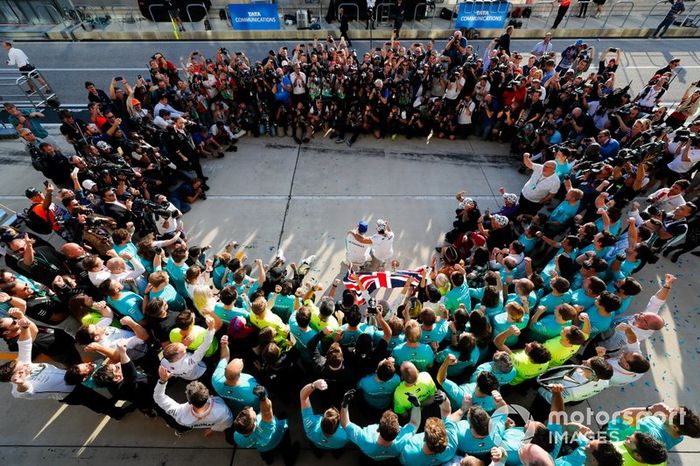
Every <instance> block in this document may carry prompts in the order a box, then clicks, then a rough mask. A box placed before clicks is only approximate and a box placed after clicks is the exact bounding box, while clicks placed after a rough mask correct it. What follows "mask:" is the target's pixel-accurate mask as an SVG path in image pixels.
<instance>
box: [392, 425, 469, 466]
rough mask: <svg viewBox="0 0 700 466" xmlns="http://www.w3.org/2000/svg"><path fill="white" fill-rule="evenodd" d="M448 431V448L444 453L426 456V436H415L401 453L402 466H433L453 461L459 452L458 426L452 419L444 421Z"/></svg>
mask: <svg viewBox="0 0 700 466" xmlns="http://www.w3.org/2000/svg"><path fill="white" fill-rule="evenodd" d="M442 422H444V424H445V430H446V431H447V448H445V450H444V451H443V452H442V453H438V454H433V455H426V454H425V453H424V452H423V444H424V434H423V433H422V432H421V433H420V434H413V435H412V436H411V437H410V438H409V439H408V440H407V441H406V443H405V445H404V447H403V451H402V452H401V464H408V465H411V466H433V465H437V464H442V463H445V462H447V461H449V460H451V459H452V457H453V456H454V455H455V452H456V451H457V445H458V443H459V442H458V439H457V424H456V423H455V422H454V421H451V420H450V419H443V421H442Z"/></svg>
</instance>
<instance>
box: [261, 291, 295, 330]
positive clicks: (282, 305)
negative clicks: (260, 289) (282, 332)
mask: <svg viewBox="0 0 700 466" xmlns="http://www.w3.org/2000/svg"><path fill="white" fill-rule="evenodd" d="M273 296H274V293H270V294H269V295H267V300H268V301H270V300H271V299H272V297H273ZM295 299H296V296H294V295H289V296H284V295H281V294H280V295H277V298H276V299H275V305H274V306H272V312H273V313H275V314H277V315H278V316H279V317H280V319H282V322H284V323H287V322H289V317H290V316H291V315H292V313H293V312H294V301H295Z"/></svg>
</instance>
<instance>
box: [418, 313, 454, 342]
mask: <svg viewBox="0 0 700 466" xmlns="http://www.w3.org/2000/svg"><path fill="white" fill-rule="evenodd" d="M449 331H450V326H449V322H448V321H447V320H445V319H440V320H439V321H437V322H435V324H433V328H431V329H430V330H426V329H425V328H423V327H421V336H420V341H421V343H425V344H426V345H429V344H431V343H437V344H440V343H442V341H443V340H444V339H445V337H447V334H448V333H449Z"/></svg>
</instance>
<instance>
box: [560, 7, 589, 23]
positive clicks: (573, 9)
mask: <svg viewBox="0 0 700 466" xmlns="http://www.w3.org/2000/svg"><path fill="white" fill-rule="evenodd" d="M590 4H591V0H579V1H578V2H576V5H575V6H573V5H572V7H571V8H569V11H568V12H567V13H566V18H564V24H562V25H561V27H562V28H563V29H566V25H567V24H569V18H571V16H572V15H573V16H576V17H578V12H579V11H581V8H583V6H584V5H586V7H588V6H589V5H590ZM587 21H588V10H586V16H585V18H583V24H584V27H585V25H586V22H587Z"/></svg>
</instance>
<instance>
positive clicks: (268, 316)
mask: <svg viewBox="0 0 700 466" xmlns="http://www.w3.org/2000/svg"><path fill="white" fill-rule="evenodd" d="M249 319H250V323H251V324H253V325H254V326H255V327H257V328H258V329H260V330H262V329H264V328H265V327H272V328H273V329H275V331H276V332H277V334H276V335H275V342H276V343H282V342H284V341H285V340H286V339H287V335H288V334H289V332H288V331H287V327H286V326H285V325H284V322H282V319H280V317H279V316H278V315H277V314H273V313H272V312H270V311H269V310H266V311H265V312H264V313H263V315H262V316H258V315H255V314H254V313H252V312H251V313H250V315H249Z"/></svg>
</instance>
